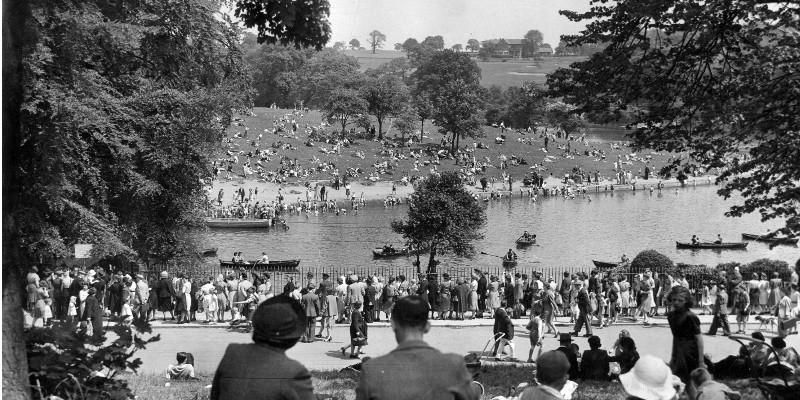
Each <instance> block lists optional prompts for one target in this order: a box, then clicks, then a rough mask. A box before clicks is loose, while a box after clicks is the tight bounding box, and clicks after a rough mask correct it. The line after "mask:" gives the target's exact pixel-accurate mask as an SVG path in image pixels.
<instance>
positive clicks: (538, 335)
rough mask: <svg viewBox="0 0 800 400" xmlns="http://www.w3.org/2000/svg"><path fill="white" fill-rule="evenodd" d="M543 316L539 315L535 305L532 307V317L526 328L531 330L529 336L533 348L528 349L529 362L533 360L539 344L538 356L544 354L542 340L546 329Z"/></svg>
mask: <svg viewBox="0 0 800 400" xmlns="http://www.w3.org/2000/svg"><path fill="white" fill-rule="evenodd" d="M542 325H543V323H542V318H541V317H539V310H538V309H537V308H536V307H534V308H532V309H531V319H530V321H528V325H527V326H526V327H525V329H527V330H529V331H530V334H529V336H528V337H529V338H530V341H531V349H530V350H529V351H528V362H529V363H531V362H533V351H534V349H536V346H539V353H538V355H537V356H536V357H537V358H538V357H539V355H541V354H542V340H544V329H543V326H542Z"/></svg>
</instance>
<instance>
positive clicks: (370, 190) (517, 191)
mask: <svg viewBox="0 0 800 400" xmlns="http://www.w3.org/2000/svg"><path fill="white" fill-rule="evenodd" d="M715 180H716V176H713V175H703V176H698V177H690V178H688V179H687V180H686V181H685V182H684V184H683V185H682V184H681V182H680V181H678V180H677V179H664V180H662V179H658V178H650V179H648V180H644V179H639V180H637V181H636V183H635V184H624V185H622V184H617V183H616V182H612V181H608V180H603V181H601V182H600V183H599V184H594V183H592V184H587V185H574V184H573V185H566V184H564V182H563V180H559V179H556V178H552V177H548V178H546V179H545V182H544V187H545V188H549V189H552V188H561V187H564V186H570V187H572V189H573V190H575V188H577V187H585V188H586V194H592V193H603V192H609V191H612V190H613V191H633V190H637V191H639V190H642V191H649V190H650V188H651V187H652V188H653V190H658V185H659V183H661V186H662V188H663V189H669V188H676V187H682V186H685V187H689V186H703V185H713V184H715ZM315 183H316V184H319V185H325V190H326V197H327V198H328V199H329V200H335V201H337V202H339V201H345V200H349V199H348V198H347V196H346V192H345V189H344V186H341V187H340V188H339V190H334V188H333V185H331V181H329V180H313V181H309V184H310V185H311V188H312V191H313V185H314V184H315ZM350 186H351V196H354V197H356V198H363V199H364V200H365V201H383V200H384V199H386V197H388V196H391V195H395V196H397V197H399V198H400V199H403V200H405V199H407V198H408V197H410V196H411V194H412V193H414V186H413V185H412V184H408V185H403V184H402V183H399V182H397V181H378V182H374V183H373V182H370V183H365V182H351V183H350ZM393 187H394V188H395V189H396V191H393V190H392V188H393ZM465 187H466V188H467V190H469V191H470V192H472V193H474V194H477V195H478V196H483V195H487V196H488V195H489V193H490V192H491V191H492V190H494V191H496V192H498V193H500V194H502V196H503V197H507V196H508V195H509V191H508V189H507V186H506V185H503V184H501V183H499V182H497V183H495V184H494V188H493V189H492V187H491V186H488V187H487V189H488V190H487V191H486V192H484V191H482V190H481V187H480V184H478V185H476V186H473V185H466V186H465ZM612 187H613V189H612ZM634 187H635V189H634ZM239 188H244V189H245V192H246V193H249V190H250V189H253V190H254V198H255V200H256V201H272V200H276V199H277V198H278V191H279V190H282V192H283V196H284V200H285V201H288V202H290V203H294V202H296V201H297V200H298V199H299V200H303V201H304V200H305V196H306V186H305V185H303V184H300V183H292V184H278V183H271V182H259V181H256V180H253V179H247V180H245V179H235V180H229V181H228V180H215V181H214V182H213V184H212V185H211V186H208V187H207V193H208V197H209V199H213V200H216V198H217V194H218V193H219V190H220V189H222V191H223V202H222V204H223V205H231V204H233V203H234V199H233V194H234V192H235V191H236V190H239ZM256 189H258V194H257V195H255V190H256ZM512 189H513V193H511V196H512V197H522V196H527V190H528V189H532V187H525V186H523V184H522V181H521V180H514V181H513V183H512ZM663 189H662V190H663ZM536 193H537V196H542V190H541V189H539V190H538V191H537V192H536ZM312 196H313V195H312Z"/></svg>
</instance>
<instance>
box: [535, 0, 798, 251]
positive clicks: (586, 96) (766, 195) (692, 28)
mask: <svg viewBox="0 0 800 400" xmlns="http://www.w3.org/2000/svg"><path fill="white" fill-rule="evenodd" d="M561 13H562V14H563V15H566V16H567V17H568V18H569V19H570V20H572V21H589V23H588V25H587V26H586V29H585V30H584V31H583V32H581V34H580V35H576V36H569V37H565V38H564V39H565V42H566V45H567V46H578V47H581V48H583V47H584V46H586V47H597V48H598V49H599V51H598V52H597V53H595V54H594V55H592V57H591V58H589V59H588V60H587V61H584V62H579V63H575V64H572V65H571V66H570V67H569V68H567V69H561V70H558V71H556V72H555V73H554V74H552V75H551V76H550V77H549V78H548V85H549V86H550V87H551V88H552V89H553V95H555V96H561V97H563V98H564V99H565V101H567V102H569V103H571V104H574V105H576V106H577V108H576V109H575V112H576V113H586V114H587V115H590V116H593V117H594V118H595V119H602V120H614V119H618V118H619V117H620V116H621V115H628V116H629V117H631V118H632V119H633V120H632V121H631V123H630V124H629V125H630V126H631V127H635V128H636V129H635V130H633V132H632V133H631V135H632V137H633V139H634V140H635V144H636V145H638V146H640V147H651V148H655V149H657V150H669V151H676V152H681V151H688V152H689V155H690V160H691V161H692V162H696V163H699V164H701V165H704V166H706V167H709V168H718V169H719V171H720V172H721V173H720V175H719V176H718V178H717V182H718V183H719V184H721V185H722V188H721V189H720V190H719V191H718V193H719V194H720V195H722V196H724V197H725V198H728V197H730V196H731V195H732V194H734V192H739V193H741V195H742V198H743V201H742V203H740V204H737V205H734V206H732V207H731V209H730V210H729V211H728V212H727V215H729V216H740V215H743V214H745V213H751V212H755V211H757V212H759V213H760V214H761V217H762V219H763V220H769V219H784V220H785V226H784V228H783V229H782V231H783V233H786V234H792V235H797V234H800V215H798V209H800V207H798V200H797V199H800V185H798V182H800V130H798V127H799V126H800V112H798V110H800V95H798V93H800V51H798V49H800V36H798V35H797V32H798V29H800V19H799V18H798V17H797V16H798V13H800V5H798V3H797V2H777V1H776V2H765V1H760V0H710V1H704V2H695V1H686V0H668V1H662V2H641V1H634V0H623V1H618V2H614V3H613V4H611V3H605V2H604V3H603V4H595V5H593V7H591V9H590V10H589V11H587V12H583V13H578V12H568V11H562V12H561ZM690 160H687V159H685V158H678V159H677V160H675V162H674V163H673V164H672V167H673V168H676V169H679V168H688V167H687V165H686V164H687V161H690Z"/></svg>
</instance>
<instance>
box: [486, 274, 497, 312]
mask: <svg viewBox="0 0 800 400" xmlns="http://www.w3.org/2000/svg"><path fill="white" fill-rule="evenodd" d="M489 280H490V282H489V288H488V291H489V307H488V308H489V318H494V311H495V310H497V309H498V308H500V282H499V281H498V279H497V277H496V276H494V275H492V276H491V277H489Z"/></svg>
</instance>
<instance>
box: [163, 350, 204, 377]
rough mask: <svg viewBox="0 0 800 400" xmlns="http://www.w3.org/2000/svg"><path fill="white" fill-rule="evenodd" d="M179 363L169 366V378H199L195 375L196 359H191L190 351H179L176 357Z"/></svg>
mask: <svg viewBox="0 0 800 400" xmlns="http://www.w3.org/2000/svg"><path fill="white" fill-rule="evenodd" d="M175 358H176V360H177V361H178V364H176V365H172V364H170V365H169V366H168V367H167V379H169V380H187V379H197V378H195V376H194V365H193V364H194V360H190V359H189V358H190V357H189V353H184V352H182V351H181V352H178V354H177V356H176V357H175Z"/></svg>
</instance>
